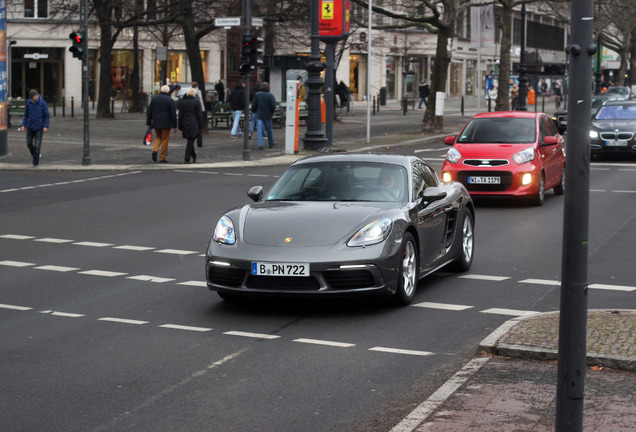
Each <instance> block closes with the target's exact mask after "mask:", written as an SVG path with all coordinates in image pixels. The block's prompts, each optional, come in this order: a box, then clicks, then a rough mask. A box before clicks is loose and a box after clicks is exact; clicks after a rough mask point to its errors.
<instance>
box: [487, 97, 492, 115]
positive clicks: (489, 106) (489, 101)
mask: <svg viewBox="0 0 636 432" xmlns="http://www.w3.org/2000/svg"><path fill="white" fill-rule="evenodd" d="M491 101H492V99H491V98H490V95H488V112H490V111H492V107H491Z"/></svg>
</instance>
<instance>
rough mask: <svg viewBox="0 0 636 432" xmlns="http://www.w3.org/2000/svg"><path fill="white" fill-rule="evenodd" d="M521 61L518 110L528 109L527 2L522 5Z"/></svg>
mask: <svg viewBox="0 0 636 432" xmlns="http://www.w3.org/2000/svg"><path fill="white" fill-rule="evenodd" d="M520 56H521V59H520V60H521V61H520V62H519V94H518V95H517V99H518V101H517V111H528V106H527V105H526V101H527V98H528V68H527V67H526V4H525V3H523V4H522V5H521V54H520Z"/></svg>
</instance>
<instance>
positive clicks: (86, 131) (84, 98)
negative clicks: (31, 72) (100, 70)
mask: <svg viewBox="0 0 636 432" xmlns="http://www.w3.org/2000/svg"><path fill="white" fill-rule="evenodd" d="M87 3H88V0H82V3H81V5H82V6H83V7H82V30H83V32H84V40H83V43H84V58H83V59H82V103H83V104H84V156H83V157H82V165H90V164H91V156H90V134H89V128H88V122H89V120H88V77H89V74H88V4H87Z"/></svg>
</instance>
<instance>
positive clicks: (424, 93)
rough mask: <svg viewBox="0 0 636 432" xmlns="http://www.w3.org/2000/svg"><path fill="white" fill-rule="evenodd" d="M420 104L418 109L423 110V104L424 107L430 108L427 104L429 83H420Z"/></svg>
mask: <svg viewBox="0 0 636 432" xmlns="http://www.w3.org/2000/svg"><path fill="white" fill-rule="evenodd" d="M419 90H420V104H419V105H418V108H422V104H424V106H428V104H427V103H426V102H427V100H428V94H429V92H430V87H429V85H428V82H427V81H426V80H422V81H421V82H420V87H419Z"/></svg>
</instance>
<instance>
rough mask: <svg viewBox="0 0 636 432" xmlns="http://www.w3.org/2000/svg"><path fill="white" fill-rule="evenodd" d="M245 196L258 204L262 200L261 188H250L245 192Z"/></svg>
mask: <svg viewBox="0 0 636 432" xmlns="http://www.w3.org/2000/svg"><path fill="white" fill-rule="evenodd" d="M247 196H248V197H250V198H252V201H254V202H259V201H260V200H261V198H263V186H252V187H251V188H250V190H248V191H247Z"/></svg>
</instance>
